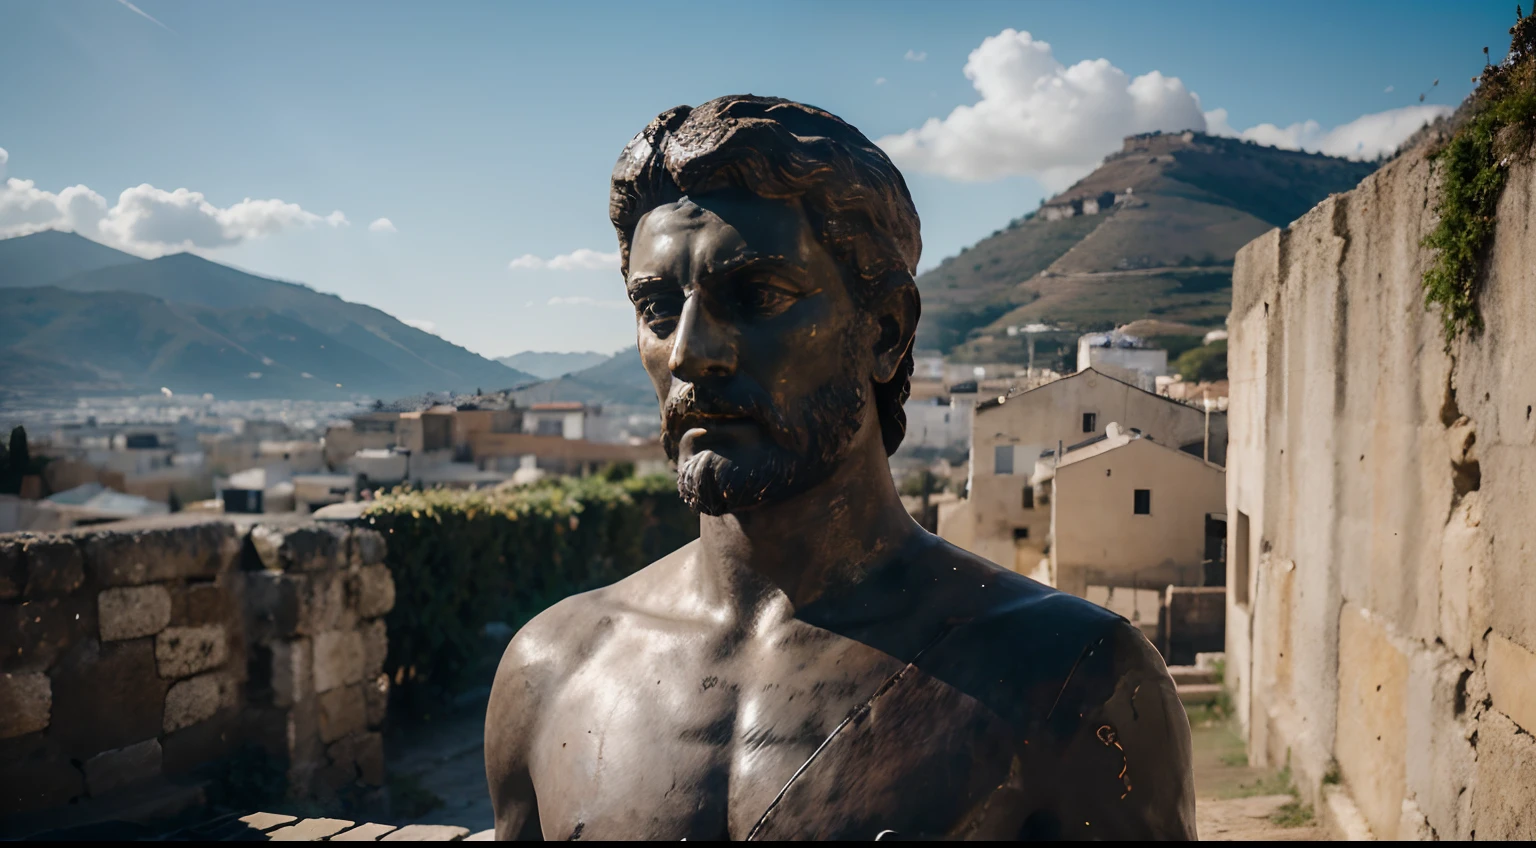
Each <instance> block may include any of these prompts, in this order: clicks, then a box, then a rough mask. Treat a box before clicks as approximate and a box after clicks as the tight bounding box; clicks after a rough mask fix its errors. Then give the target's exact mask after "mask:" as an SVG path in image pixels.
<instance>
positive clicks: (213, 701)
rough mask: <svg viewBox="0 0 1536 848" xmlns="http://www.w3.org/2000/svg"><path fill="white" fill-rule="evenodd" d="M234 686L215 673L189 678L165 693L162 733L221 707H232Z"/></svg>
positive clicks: (225, 677)
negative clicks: (163, 729)
mask: <svg viewBox="0 0 1536 848" xmlns="http://www.w3.org/2000/svg"><path fill="white" fill-rule="evenodd" d="M235 695H236V692H235V685H234V681H233V680H230V679H229V677H228V676H227V675H224V674H220V673H217V672H214V673H211V674H204V675H200V676H198V677H192V678H188V679H187V680H182V681H180V682H178V683H176V684H175V685H174V686H172V687H171V688H170V691H168V692H166V693H165V725H164V727H165V732H166V733H170V732H171V731H173V730H180V729H181V728H183V727H189V726H191V725H194V724H196V723H198V722H200V721H203V720H204V719H208V718H212V717H213V714H214V713H216V712H218V711H219V709H220V708H222V707H230V706H234V703H235Z"/></svg>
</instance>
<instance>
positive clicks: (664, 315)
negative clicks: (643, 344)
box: [637, 294, 683, 338]
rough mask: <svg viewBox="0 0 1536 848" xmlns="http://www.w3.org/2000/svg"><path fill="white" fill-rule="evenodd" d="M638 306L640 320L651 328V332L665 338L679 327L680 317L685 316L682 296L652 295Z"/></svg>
mask: <svg viewBox="0 0 1536 848" xmlns="http://www.w3.org/2000/svg"><path fill="white" fill-rule="evenodd" d="M637 306H638V307H639V309H640V320H642V321H644V322H645V324H646V326H647V327H650V328H651V332H653V333H655V334H656V335H658V336H661V337H663V338H665V337H666V336H668V335H669V334H671V332H672V330H673V329H674V328H675V327H676V326H677V319H678V317H679V316H681V315H682V314H683V299H682V297H681V296H680V295H674V294H658V295H652V296H651V297H648V298H646V299H644V300H642V301H640V303H638V304H637Z"/></svg>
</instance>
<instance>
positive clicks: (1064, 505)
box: [1033, 423, 1227, 597]
mask: <svg viewBox="0 0 1536 848" xmlns="http://www.w3.org/2000/svg"><path fill="white" fill-rule="evenodd" d="M1042 465H1044V467H1043V468H1042V469H1041V471H1042V473H1040V474H1037V475H1036V477H1035V479H1034V480H1033V482H1034V483H1035V485H1036V486H1037V487H1038V486H1040V485H1041V484H1043V483H1047V482H1048V483H1049V484H1050V488H1051V505H1052V510H1051V517H1052V526H1051V536H1050V537H1051V551H1050V560H1051V577H1052V582H1053V583H1054V584H1055V586H1056V587H1057V588H1058V589H1062V590H1063V591H1067V592H1071V593H1073V594H1075V595H1079V596H1084V597H1086V596H1087V592H1088V587H1090V586H1094V587H1100V586H1102V587H1108V588H1116V589H1133V590H1134V589H1138V588H1147V587H1152V588H1156V589H1158V590H1161V589H1162V588H1163V587H1164V586H1168V585H1176V586H1200V585H1205V584H1206V583H1207V581H1211V582H1215V583H1217V584H1219V583H1220V582H1221V581H1222V580H1223V579H1224V578H1225V575H1224V574H1215V573H1214V572H1213V573H1211V574H1207V571H1208V570H1209V569H1208V567H1207V565H1206V564H1207V563H1218V564H1219V563H1220V562H1221V561H1222V549H1221V546H1222V542H1223V541H1224V540H1225V538H1226V532H1227V525H1226V497H1227V495H1226V473H1225V472H1224V471H1223V470H1222V468H1221V466H1219V465H1216V464H1214V463H1211V462H1207V461H1205V460H1203V459H1201V458H1200V457H1198V456H1193V455H1191V454H1189V453H1186V452H1185V451H1181V450H1177V449H1175V448H1173V447H1171V446H1168V445H1165V444H1161V443H1159V442H1158V441H1156V440H1154V439H1153V438H1151V437H1149V436H1148V435H1147V434H1145V433H1142V432H1140V431H1138V430H1134V429H1130V428H1122V427H1121V426H1120V425H1119V424H1117V423H1111V424H1109V426H1108V427H1107V428H1106V430H1105V434H1104V435H1103V436H1100V437H1097V438H1095V439H1093V440H1091V441H1090V442H1089V443H1088V444H1084V445H1080V446H1078V447H1077V448H1076V449H1074V450H1069V451H1067V452H1066V453H1065V454H1064V455H1063V456H1062V457H1061V461H1060V462H1059V463H1051V464H1049V465H1045V464H1043V463H1042Z"/></svg>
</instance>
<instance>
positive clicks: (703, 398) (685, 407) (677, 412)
mask: <svg viewBox="0 0 1536 848" xmlns="http://www.w3.org/2000/svg"><path fill="white" fill-rule="evenodd" d="M720 419H747V420H749V421H752V422H754V423H756V424H757V425H759V426H761V427H762V428H763V429H764V430H766V431H767V432H768V435H769V436H770V438H772V440H773V441H774V442H776V443H778V444H779V445H781V446H783V447H795V446H796V445H797V442H798V439H796V438H795V431H794V428H792V427H790V426H789V422H788V421H786V420H784V417H783V415H782V413H781V412H780V411H779V409H778V408H777V407H776V406H775V405H774V403H773V400H772V398H770V397H768V394H767V392H764V391H762V390H761V389H758V388H756V387H751V386H743V385H741V384H740V383H739V382H738V383H736V385H734V386H731V387H725V386H720V387H710V388H707V389H703V390H701V389H700V388H699V387H698V385H697V384H694V383H689V384H688V385H686V386H684V387H683V388H682V390H681V391H679V392H677V393H676V394H674V395H672V396H671V397H669V398H667V402H666V404H665V405H664V406H663V408H662V411H661V420H662V432H663V435H664V437H665V438H664V441H666V442H669V443H670V444H669V445H668V453H671V454H673V455H674V456H673V458H674V459H675V458H676V456H675V454H676V448H677V444H678V442H679V441H681V440H682V437H683V434H684V433H687V432H688V431H689V430H691V429H693V428H694V427H703V426H707V425H708V423H709V422H710V421H712V420H720Z"/></svg>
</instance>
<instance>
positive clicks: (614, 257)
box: [507, 247, 619, 271]
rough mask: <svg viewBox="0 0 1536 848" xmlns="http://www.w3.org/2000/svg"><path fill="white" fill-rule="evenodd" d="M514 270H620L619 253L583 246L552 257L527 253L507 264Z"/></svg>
mask: <svg viewBox="0 0 1536 848" xmlns="http://www.w3.org/2000/svg"><path fill="white" fill-rule="evenodd" d="M507 267H508V268H510V269H512V270H513V271H542V270H549V271H609V270H615V271H616V270H618V267H619V254H618V253H599V252H597V251H595V250H592V249H590V248H586V247H583V248H581V249H579V250H573V251H571V252H570V253H562V254H560V255H559V256H555V257H552V258H550V259H543V258H541V257H538V256H534V255H533V254H532V253H525V254H523V255H522V256H519V257H517V258H516V259H514V260H512V261H511V262H510V263H508V264H507Z"/></svg>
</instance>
